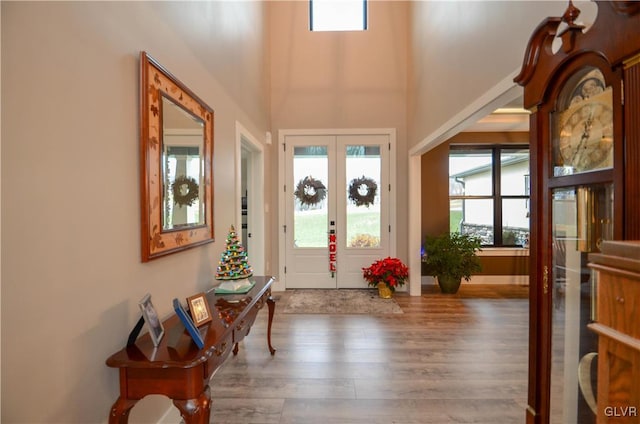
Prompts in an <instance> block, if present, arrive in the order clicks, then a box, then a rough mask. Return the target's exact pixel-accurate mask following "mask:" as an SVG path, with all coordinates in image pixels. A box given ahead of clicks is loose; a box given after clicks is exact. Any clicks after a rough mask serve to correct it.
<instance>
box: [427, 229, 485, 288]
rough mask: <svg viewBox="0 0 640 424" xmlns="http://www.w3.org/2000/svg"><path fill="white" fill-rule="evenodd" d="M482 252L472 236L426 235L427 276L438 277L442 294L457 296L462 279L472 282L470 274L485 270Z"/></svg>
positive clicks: (476, 238)
mask: <svg viewBox="0 0 640 424" xmlns="http://www.w3.org/2000/svg"><path fill="white" fill-rule="evenodd" d="M480 250H482V249H480V238H479V237H477V236H473V235H470V234H460V233H445V234H442V235H440V236H436V237H430V236H427V238H426V241H425V254H424V256H423V258H422V261H423V262H424V263H425V268H426V270H427V273H428V274H429V275H433V276H434V277H436V278H437V280H438V285H439V286H440V290H441V291H442V293H457V292H458V289H459V288H460V283H461V282H462V279H463V278H464V279H465V280H467V281H469V279H470V278H471V274H473V273H474V272H479V271H481V270H482V266H481V264H480V259H479V258H478V256H477V255H476V252H478V251H480Z"/></svg>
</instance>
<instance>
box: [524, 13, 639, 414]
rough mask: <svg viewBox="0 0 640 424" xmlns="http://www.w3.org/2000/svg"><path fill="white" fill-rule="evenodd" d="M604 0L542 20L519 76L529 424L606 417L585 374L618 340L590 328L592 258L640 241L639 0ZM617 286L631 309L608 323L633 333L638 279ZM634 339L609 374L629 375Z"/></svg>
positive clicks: (618, 295) (619, 352)
mask: <svg viewBox="0 0 640 424" xmlns="http://www.w3.org/2000/svg"><path fill="white" fill-rule="evenodd" d="M594 3H595V5H596V7H597V13H596V17H595V20H594V22H593V23H592V25H591V26H585V25H583V24H582V23H581V21H582V17H581V16H580V10H579V9H578V8H577V7H576V6H575V5H574V4H573V2H571V1H568V6H567V9H566V11H565V13H564V14H563V16H558V17H549V18H547V19H545V20H544V21H543V22H541V23H540V25H539V26H538V27H537V28H536V29H535V31H534V32H533V34H532V36H531V38H530V40H529V44H528V46H527V48H526V50H525V55H524V63H523V66H522V71H521V72H520V74H519V75H518V76H517V77H516V78H515V82H516V83H518V84H520V85H521V86H522V87H523V88H524V106H525V108H527V109H528V110H529V111H530V112H531V116H530V125H529V128H530V129H529V139H530V152H531V161H530V164H531V217H530V219H531V223H530V227H531V236H530V250H529V252H530V257H529V259H530V265H529V269H530V275H529V281H530V285H531V288H530V302H531V308H530V326H529V332H530V333H529V392H528V406H527V413H526V417H527V423H528V424H548V423H554V424H555V423H561V424H593V423H595V422H596V415H595V414H594V413H593V411H592V409H591V408H590V407H589V400H588V399H586V398H584V396H582V394H581V391H580V390H579V384H580V380H579V377H578V372H577V370H578V368H579V366H580V364H581V361H582V358H584V357H585V355H592V354H593V352H596V351H597V350H598V349H599V348H598V346H599V343H602V340H605V341H604V343H609V342H610V339H611V338H610V337H604V336H600V337H599V336H598V333H596V332H594V331H591V330H589V328H588V326H589V325H590V324H591V321H592V319H593V302H594V296H593V293H594V290H593V288H594V281H593V279H592V274H591V272H590V269H589V267H588V266H587V264H588V255H589V254H592V253H598V252H600V246H601V245H602V242H603V241H605V240H638V239H640V219H638V217H640V2H638V1H595V2H594ZM611 284H612V285H611V287H610V289H611V290H613V291H612V292H611V293H610V296H613V297H612V300H611V302H612V303H611V305H614V304H616V302H618V303H620V302H619V301H617V300H616V299H618V298H620V299H622V298H624V299H625V302H626V306H625V305H622V308H621V307H620V306H621V305H617V306H616V308H614V309H612V310H615V315H612V317H611V318H610V319H611V320H613V321H611V324H612V325H613V324H615V325H614V326H613V327H609V326H607V328H610V329H613V328H616V330H615V331H619V332H621V331H623V329H624V330H628V329H629V328H628V327H626V326H628V325H631V322H634V321H630V320H631V318H632V317H631V316H627V315H622V314H626V313H627V312H625V311H626V310H627V309H625V308H629V307H630V305H629V303H630V302H631V300H629V299H630V298H629V294H628V293H627V290H629V287H628V286H627V284H626V283H622V282H620V283H611ZM616 290H617V291H616ZM605 296H606V295H605ZM637 312H638V311H637V310H636V313H637ZM597 325H604V324H603V323H598V324H597ZM597 325H596V327H597ZM612 331H614V330H612ZM627 336H628V335H627ZM628 337H630V336H628ZM625 346H626V347H622V345H620V344H616V345H615V352H616V355H617V358H619V361H618V362H617V363H616V365H615V367H609V372H612V373H625V372H627V371H624V370H626V368H625V367H627V365H626V364H625V363H623V362H622V361H623V359H624V360H625V361H630V360H631V359H632V358H631V353H632V350H629V349H630V347H629V346H628V345H625ZM600 348H602V344H600ZM611 349H614V345H612V346H611ZM617 381H618V380H616V382H617ZM636 381H637V380H636ZM616 384H618V383H616ZM630 406H634V405H630ZM637 406H639V407H640V405H637ZM616 413H620V411H616ZM632 422H636V423H640V418H638V419H637V420H636V421H632Z"/></svg>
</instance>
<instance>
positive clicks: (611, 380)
mask: <svg viewBox="0 0 640 424" xmlns="http://www.w3.org/2000/svg"><path fill="white" fill-rule="evenodd" d="M589 260H590V264H589V266H590V267H591V268H592V269H593V270H594V271H595V272H596V273H597V282H598V283H597V287H598V288H597V297H596V304H597V306H596V311H597V315H596V320H595V322H594V323H592V324H590V325H589V328H590V329H591V330H593V331H595V332H596V333H597V334H598V335H599V341H598V383H597V387H598V389H597V392H598V394H597V404H598V408H597V411H598V414H597V415H598V418H597V422H598V424H602V423H609V422H614V423H621V424H631V423H638V422H640V242H604V243H603V245H602V253H598V254H591V255H590V256H589Z"/></svg>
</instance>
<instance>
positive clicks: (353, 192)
mask: <svg viewBox="0 0 640 424" xmlns="http://www.w3.org/2000/svg"><path fill="white" fill-rule="evenodd" d="M363 187H364V188H366V190H367V192H366V193H365V194H360V189H361V188H363ZM377 191H378V184H376V182H375V181H374V180H372V179H371V178H367V177H365V176H364V175H363V176H362V177H361V178H354V179H353V180H351V182H350V183H349V200H351V201H352V202H353V203H355V205H356V206H366V207H369V206H371V205H373V201H374V200H375V198H376V192H377Z"/></svg>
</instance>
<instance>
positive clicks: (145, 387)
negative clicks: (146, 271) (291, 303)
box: [106, 276, 276, 424]
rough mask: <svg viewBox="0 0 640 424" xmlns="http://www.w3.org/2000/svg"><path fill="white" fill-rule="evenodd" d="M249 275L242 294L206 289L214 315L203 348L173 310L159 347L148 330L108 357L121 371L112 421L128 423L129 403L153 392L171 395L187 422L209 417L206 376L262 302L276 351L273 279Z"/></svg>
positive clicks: (205, 422) (235, 345) (235, 343)
mask: <svg viewBox="0 0 640 424" xmlns="http://www.w3.org/2000/svg"><path fill="white" fill-rule="evenodd" d="M251 280H252V281H255V282H256V284H255V286H254V287H253V288H252V289H251V290H250V291H249V292H248V293H246V294H237V295H236V294H234V295H228V294H225V295H216V294H215V289H214V288H212V289H211V290H209V291H208V292H207V293H206V296H207V301H208V302H209V306H210V308H211V313H212V316H213V321H212V322H210V323H208V324H206V326H204V327H202V328H201V331H202V334H203V338H204V341H205V346H204V347H203V348H202V349H198V347H197V346H196V345H195V343H194V342H193V341H192V339H191V336H190V335H189V333H188V332H187V330H186V329H185V328H184V327H183V326H182V324H181V323H180V320H179V319H178V317H177V316H176V315H175V314H174V315H173V316H171V317H170V318H169V319H167V320H166V321H163V325H164V328H165V335H164V337H163V339H162V340H161V343H160V345H159V346H158V347H157V348H154V346H153V343H152V341H151V338H150V336H149V334H144V335H143V336H141V337H140V338H139V339H138V340H137V341H136V343H135V344H134V345H132V346H128V347H126V348H124V349H122V350H120V351H118V352H116V353H114V354H113V355H111V356H110V357H109V358H108V359H107V361H106V363H107V366H109V367H112V368H118V369H119V371H120V396H119V397H118V399H117V400H116V402H115V403H114V404H113V406H112V408H111V413H110V415H109V423H110V424H115V423H126V422H127V421H128V419H129V412H130V411H131V408H133V406H134V405H135V404H136V403H137V402H138V401H139V400H140V399H142V398H143V397H145V396H147V395H151V394H160V395H165V396H167V397H169V398H171V399H172V400H173V404H174V405H175V406H176V407H177V408H178V409H179V410H180V413H181V415H182V418H183V419H184V421H185V423H187V424H190V423H198V424H208V423H209V414H210V410H211V395H210V393H209V385H208V383H209V379H210V378H211V376H212V375H213V373H214V372H215V371H216V370H217V369H218V368H219V367H220V366H221V365H222V363H223V362H224V360H225V359H226V358H227V357H228V356H229V353H230V352H231V351H233V353H234V355H235V354H237V353H238V343H239V342H240V341H241V340H242V339H243V338H244V337H245V336H246V335H247V334H249V330H250V329H251V325H253V323H254V321H255V319H256V316H257V314H258V311H259V310H260V309H262V307H263V306H264V304H265V303H266V304H267V305H268V308H269V323H268V327H267V344H268V347H269V351H270V352H271V354H272V355H273V354H274V353H275V351H276V350H275V349H274V348H273V347H272V346H271V323H272V321H273V314H274V311H275V302H274V301H273V299H272V297H271V285H272V284H273V281H274V279H273V277H258V276H254V277H251ZM232 346H233V349H232Z"/></svg>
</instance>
